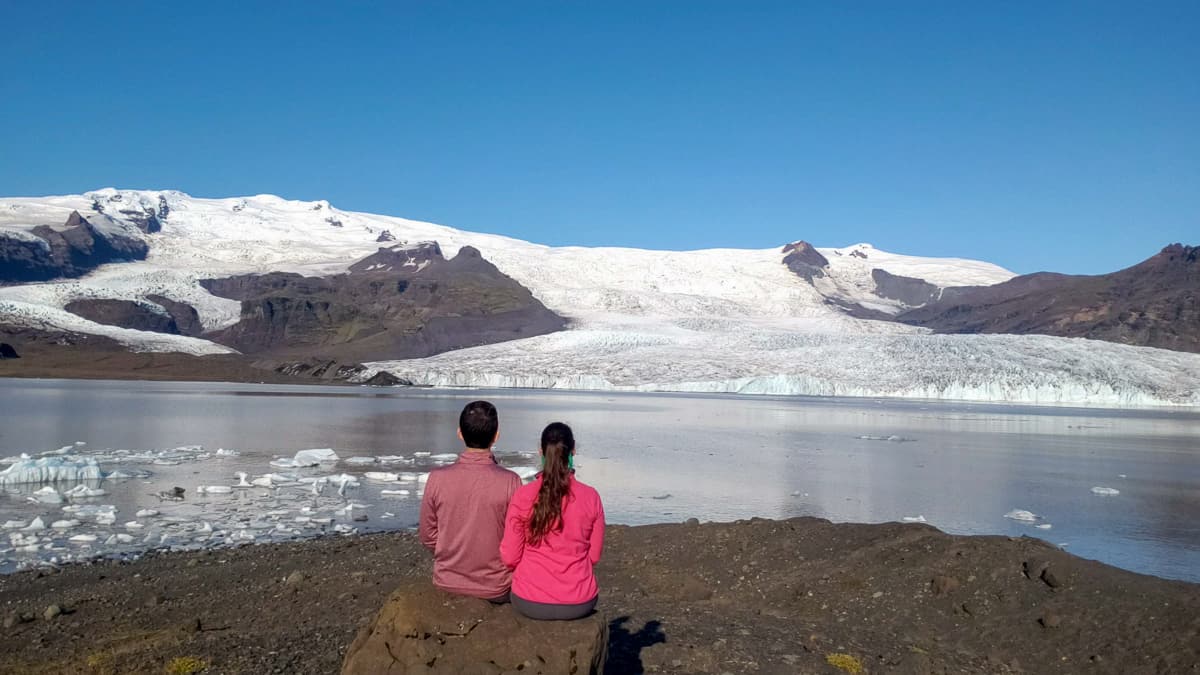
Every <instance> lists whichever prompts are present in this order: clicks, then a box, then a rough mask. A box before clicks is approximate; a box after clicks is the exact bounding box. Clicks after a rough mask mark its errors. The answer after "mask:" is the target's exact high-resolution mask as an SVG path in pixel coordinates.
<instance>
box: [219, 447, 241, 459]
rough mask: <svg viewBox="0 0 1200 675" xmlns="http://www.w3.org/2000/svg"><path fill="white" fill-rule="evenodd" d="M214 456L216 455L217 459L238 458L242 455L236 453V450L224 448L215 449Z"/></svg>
mask: <svg viewBox="0 0 1200 675" xmlns="http://www.w3.org/2000/svg"><path fill="white" fill-rule="evenodd" d="M215 454H216V455H217V457H238V456H240V455H241V454H242V453H240V452H238V451H237V450H226V449H225V448H217V452H216V453H215Z"/></svg>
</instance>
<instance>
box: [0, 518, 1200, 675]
mask: <svg viewBox="0 0 1200 675" xmlns="http://www.w3.org/2000/svg"><path fill="white" fill-rule="evenodd" d="M429 570H430V561H429V556H428V554H427V553H426V552H425V551H424V550H423V549H422V548H421V547H420V546H419V544H418V543H417V541H416V539H415V537H414V536H413V535H412V534H411V533H407V532H399V533H381V534H373V535H364V536H357V537H326V538H322V539H317V540H310V541H303V542H295V543H288V544H277V545H262V546H248V547H243V548H238V549H227V550H217V551H206V552H199V553H172V554H165V553H163V554H151V555H148V556H146V557H144V558H143V559H141V560H139V561H137V562H135V563H124V564H118V563H95V564H88V565H74V566H68V567H65V568H63V569H61V570H50V571H31V572H22V573H18V574H13V575H9V576H6V577H3V578H0V611H2V612H3V616H4V627H3V630H0V672H14V673H15V672H20V673H134V672H139V673H140V672H147V673H151V672H153V673H161V672H164V669H167V671H168V672H172V671H170V669H171V668H175V669H176V670H175V671H173V672H211V673H331V672H337V670H338V668H339V666H340V664H341V661H342V659H343V657H344V655H345V650H346V649H347V647H348V646H349V645H350V643H351V642H352V641H353V640H354V638H355V635H356V633H357V632H358V631H359V630H360V629H361V628H362V627H363V626H365V625H367V624H368V622H369V621H370V620H371V618H372V617H373V615H374V614H375V612H376V611H378V609H379V608H380V606H381V605H382V604H383V602H384V600H385V599H386V598H387V596H388V594H389V593H390V592H391V591H392V590H394V589H396V588H398V587H400V586H401V585H403V584H413V583H415V582H417V581H418V580H421V579H424V578H425V577H426V576H427V575H428V574H429ZM598 574H599V577H600V582H601V587H602V589H603V590H602V601H601V605H600V611H602V612H603V613H604V614H605V618H606V619H607V620H608V621H609V626H610V630H609V658H608V665H607V667H606V669H605V672H609V673H634V672H671V673H798V672H799V673H810V672H811V673H838V672H868V673H872V672H906V673H1003V672H1012V673H1017V672H1025V673H1042V672H1045V673H1051V672H1053V673H1064V672H1089V673H1168V672H1195V669H1196V668H1200V585H1195V584H1189V583H1185V582H1179V581H1169V580H1164V579H1158V578H1155V577H1149V576H1143V575H1138V574H1134V573H1132V572H1127V571H1124V570H1119V569H1116V568H1113V567H1110V566H1107V565H1104V564H1101V563H1097V562H1093V561H1088V560H1084V559H1081V558H1078V557H1075V556H1072V555H1070V554H1068V553H1066V552H1064V551H1061V550H1058V549H1056V548H1054V547H1052V546H1050V545H1048V544H1046V543H1045V542H1042V541H1041V540H1037V539H1031V538H1019V539H1012V538H1006V537H964V536H951V535H947V534H944V533H942V532H940V531H938V530H937V529H935V528H932V527H929V526H925V525H913V524H897V523H887V524H881V525H859V524H833V523H830V522H828V521H825V520H820V519H815V518H797V519H791V520H785V521H770V520H760V519H754V520H750V521H739V522H737V523H705V524H699V523H697V522H695V521H689V523H685V524H676V525H648V526H639V527H627V526H612V527H610V529H609V532H608V544H607V548H606V551H605V557H604V560H603V561H602V562H601V564H600V566H599V567H598ZM189 668H190V670H189ZM856 668H858V669H861V670H859V671H856V670H855V669H856Z"/></svg>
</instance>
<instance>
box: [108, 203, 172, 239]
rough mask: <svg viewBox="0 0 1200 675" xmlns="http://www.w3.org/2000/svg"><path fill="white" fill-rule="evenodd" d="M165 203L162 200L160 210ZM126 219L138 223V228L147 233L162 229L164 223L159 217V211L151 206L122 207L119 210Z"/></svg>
mask: <svg viewBox="0 0 1200 675" xmlns="http://www.w3.org/2000/svg"><path fill="white" fill-rule="evenodd" d="M163 206H165V204H163V203H161V202H160V206H159V208H160V210H161V208H162V207H163ZM118 213H120V214H121V215H122V216H124V217H125V219H126V220H128V221H130V222H132V223H133V224H134V225H137V228H138V229H139V230H141V231H142V232H145V233H146V234H154V233H155V232H161V231H162V223H161V222H160V221H159V219H158V211H156V210H155V209H151V208H146V209H121V210H120V211H118Z"/></svg>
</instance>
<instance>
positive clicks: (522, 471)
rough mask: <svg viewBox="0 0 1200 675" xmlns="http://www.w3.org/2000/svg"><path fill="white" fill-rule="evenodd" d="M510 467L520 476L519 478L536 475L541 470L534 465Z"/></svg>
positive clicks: (524, 478) (526, 478)
mask: <svg viewBox="0 0 1200 675" xmlns="http://www.w3.org/2000/svg"><path fill="white" fill-rule="evenodd" d="M510 469H511V470H512V471H513V472H514V473H516V474H517V475H518V476H520V477H521V480H529V479H531V478H533V477H534V476H536V475H538V473H539V472H540V471H541V469H539V468H537V467H536V466H514V467H510Z"/></svg>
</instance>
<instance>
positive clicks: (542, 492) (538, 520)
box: [529, 422, 575, 545]
mask: <svg viewBox="0 0 1200 675" xmlns="http://www.w3.org/2000/svg"><path fill="white" fill-rule="evenodd" d="M541 451H542V485H541V488H539V489H538V497H537V501H536V502H535V503H534V505H533V512H532V513H531V514H530V515H529V543H531V544H533V545H537V544H538V543H540V542H541V541H542V539H544V538H545V537H546V535H547V534H548V533H550V532H551V531H557V530H561V529H562V508H563V500H564V499H566V497H567V493H568V492H570V489H571V471H572V465H573V462H572V457H573V456H574V454H575V434H574V433H572V432H571V427H569V426H567V425H565V424H563V423H562V422H552V423H550V424H549V425H547V426H546V428H545V429H543V430H542V442H541Z"/></svg>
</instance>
